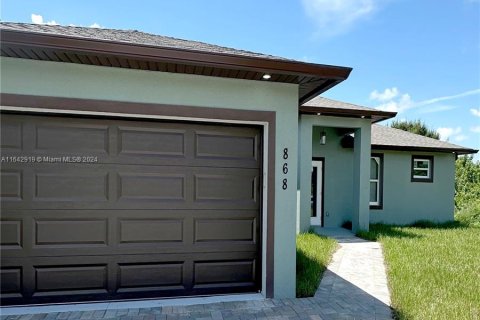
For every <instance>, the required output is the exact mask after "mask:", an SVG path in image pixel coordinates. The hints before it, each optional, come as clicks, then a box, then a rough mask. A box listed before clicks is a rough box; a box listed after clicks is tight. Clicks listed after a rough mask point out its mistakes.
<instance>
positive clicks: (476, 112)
mask: <svg viewBox="0 0 480 320" xmlns="http://www.w3.org/2000/svg"><path fill="white" fill-rule="evenodd" d="M470 112H471V113H472V114H473V115H474V116H475V117H480V108H478V109H473V108H472V109H470Z"/></svg>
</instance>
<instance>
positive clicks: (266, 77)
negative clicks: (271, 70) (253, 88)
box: [262, 73, 272, 80]
mask: <svg viewBox="0 0 480 320" xmlns="http://www.w3.org/2000/svg"><path fill="white" fill-rule="evenodd" d="M271 77H272V76H271V75H269V74H268V73H265V74H264V75H263V77H262V78H263V79H265V80H268V79H270V78H271Z"/></svg>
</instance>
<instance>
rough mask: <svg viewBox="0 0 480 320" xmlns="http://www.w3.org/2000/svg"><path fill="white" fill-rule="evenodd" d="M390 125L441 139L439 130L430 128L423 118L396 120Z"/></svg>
mask: <svg viewBox="0 0 480 320" xmlns="http://www.w3.org/2000/svg"><path fill="white" fill-rule="evenodd" d="M390 127H392V128H396V129H400V130H403V131H408V132H411V133H415V134H420V135H422V136H425V137H429V138H433V139H437V140H439V139H440V135H439V134H438V132H437V131H435V130H433V129H430V128H428V127H427V125H426V124H425V123H424V122H423V121H421V120H404V121H401V120H394V121H393V122H392V124H391V125H390Z"/></svg>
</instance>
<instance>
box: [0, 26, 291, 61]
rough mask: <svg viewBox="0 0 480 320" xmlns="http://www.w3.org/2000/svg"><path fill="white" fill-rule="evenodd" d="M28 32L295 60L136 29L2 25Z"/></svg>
mask: <svg viewBox="0 0 480 320" xmlns="http://www.w3.org/2000/svg"><path fill="white" fill-rule="evenodd" d="M1 29H5V30H13V31H26V32H36V33H45V34H50V35H59V36H69V37H78V38H86V39H98V40H106V41H116V42H125V43H129V44H137V45H148V46H155V47H162V48H171V49H184V50H194V51H200V52H207V53H219V54H229V55H235V56H244V57H252V58H263V59H272V60H283V61H294V60H290V59H286V58H282V57H276V56H272V55H268V54H262V53H256V52H250V51H245V50H238V49H233V48H227V47H222V46H217V45H213V44H208V43H204V42H199V41H190V40H183V39H177V38H172V37H166V36H160V35H154V34H151V33H146V32H141V31H137V30H117V29H105V28H86V27H74V26H61V25H46V24H30V23H17V22H0V30H1Z"/></svg>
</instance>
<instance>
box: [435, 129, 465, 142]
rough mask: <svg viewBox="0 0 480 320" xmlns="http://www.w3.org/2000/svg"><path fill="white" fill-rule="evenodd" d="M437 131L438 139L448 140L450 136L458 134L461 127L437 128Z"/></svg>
mask: <svg viewBox="0 0 480 320" xmlns="http://www.w3.org/2000/svg"><path fill="white" fill-rule="evenodd" d="M437 132H438V134H439V135H440V140H448V139H449V138H450V137H451V136H453V135H457V134H460V132H462V128H460V127H456V128H438V129H437Z"/></svg>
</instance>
